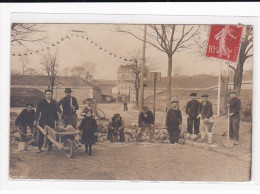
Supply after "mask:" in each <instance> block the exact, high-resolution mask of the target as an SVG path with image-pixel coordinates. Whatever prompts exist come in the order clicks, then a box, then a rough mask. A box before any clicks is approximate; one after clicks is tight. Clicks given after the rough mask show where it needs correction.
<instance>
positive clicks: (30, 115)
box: [15, 103, 35, 142]
mask: <svg viewBox="0 0 260 194" xmlns="http://www.w3.org/2000/svg"><path fill="white" fill-rule="evenodd" d="M32 108H33V105H32V104H30V103H28V104H26V108H25V109H23V110H22V112H21V113H20V114H19V116H18V117H17V118H16V120H15V126H18V127H19V130H20V132H21V140H22V141H23V142H25V141H26V134H27V127H29V128H30V130H31V133H32V134H34V126H33V124H34V123H33V122H34V117H35V111H34V110H33V109H32Z"/></svg>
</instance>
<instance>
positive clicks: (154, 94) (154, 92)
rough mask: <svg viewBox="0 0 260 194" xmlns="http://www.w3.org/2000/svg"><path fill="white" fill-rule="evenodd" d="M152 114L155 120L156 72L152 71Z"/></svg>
mask: <svg viewBox="0 0 260 194" xmlns="http://www.w3.org/2000/svg"><path fill="white" fill-rule="evenodd" d="M153 75H154V78H153V115H154V122H155V102H156V82H157V73H156V72H154V73H153Z"/></svg>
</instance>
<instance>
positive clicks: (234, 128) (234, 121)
mask: <svg viewBox="0 0 260 194" xmlns="http://www.w3.org/2000/svg"><path fill="white" fill-rule="evenodd" d="M229 121H230V122H229V138H230V139H231V140H235V141H239V123H240V117H239V116H233V117H232V116H231V117H230V120H229Z"/></svg>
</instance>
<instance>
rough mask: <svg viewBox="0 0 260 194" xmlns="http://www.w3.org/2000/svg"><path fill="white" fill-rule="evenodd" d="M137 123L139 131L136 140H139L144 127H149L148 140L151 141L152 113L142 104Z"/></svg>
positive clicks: (152, 133)
mask: <svg viewBox="0 0 260 194" xmlns="http://www.w3.org/2000/svg"><path fill="white" fill-rule="evenodd" d="M138 125H139V130H140V132H139V133H138V134H137V137H136V141H141V137H142V135H143V132H144V130H145V129H146V128H148V129H149V133H150V134H149V141H150V142H151V143H152V142H153V141H154V140H153V137H154V115H153V113H152V111H150V110H149V109H148V107H146V106H144V107H143V108H142V112H141V113H140V114H139V119H138Z"/></svg>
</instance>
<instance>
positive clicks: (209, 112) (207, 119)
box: [199, 94, 214, 144]
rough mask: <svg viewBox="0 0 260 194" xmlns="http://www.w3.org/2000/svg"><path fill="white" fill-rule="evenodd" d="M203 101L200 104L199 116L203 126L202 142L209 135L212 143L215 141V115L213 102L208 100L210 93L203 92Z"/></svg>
mask: <svg viewBox="0 0 260 194" xmlns="http://www.w3.org/2000/svg"><path fill="white" fill-rule="evenodd" d="M201 97H202V102H201V103H200V106H199V118H201V121H202V124H203V127H202V129H201V140H200V141H201V142H202V141H204V140H205V138H206V136H207V137H208V143H209V144H212V142H213V132H212V128H213V124H214V117H213V109H212V103H211V102H209V101H208V97H209V95H208V94H203V95H202V96H201Z"/></svg>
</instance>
